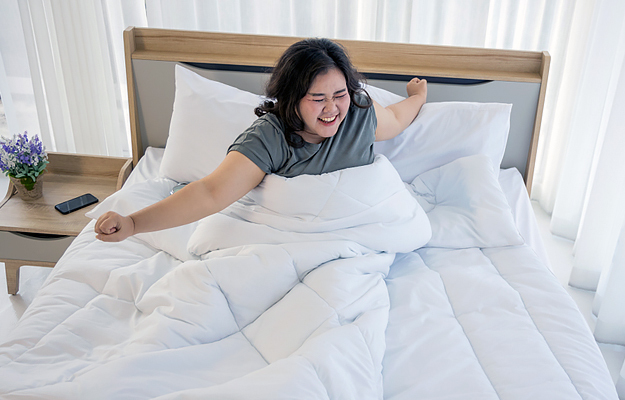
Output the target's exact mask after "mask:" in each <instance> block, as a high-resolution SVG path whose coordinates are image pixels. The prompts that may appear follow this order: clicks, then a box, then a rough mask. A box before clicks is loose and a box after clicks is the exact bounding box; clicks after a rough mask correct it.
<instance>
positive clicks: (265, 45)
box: [124, 27, 550, 191]
mask: <svg viewBox="0 0 625 400" xmlns="http://www.w3.org/2000/svg"><path fill="white" fill-rule="evenodd" d="M298 40H300V38H297V37H281V36H262V35H243V34H228V33H214V32H197V31H180V30H167V29H154V28H136V27H130V28H128V29H126V30H125V32H124V45H125V49H126V75H127V80H128V100H129V109H130V128H131V135H132V153H133V165H136V164H137V162H138V161H139V159H140V158H141V157H142V156H143V152H144V148H143V144H142V143H141V133H140V125H139V124H140V119H139V113H138V108H137V107H138V101H137V95H136V87H135V76H134V71H133V63H132V61H133V60H160V61H173V62H187V63H209V64H220V65H240V66H251V67H272V66H273V65H274V63H275V61H276V60H277V59H278V57H279V56H280V55H281V54H282V53H283V52H284V50H285V49H286V48H287V47H288V46H290V45H291V44H293V43H295V42H296V41H298ZM337 42H339V43H341V44H342V45H343V46H345V48H346V49H347V51H348V53H349V55H350V58H351V60H352V62H353V63H354V65H355V66H356V67H357V68H358V70H359V71H360V72H362V73H365V74H367V73H368V74H392V75H406V76H421V77H423V76H425V77H447V78H462V79H479V80H492V81H506V82H532V83H537V84H539V85H540V89H539V94H538V101H537V107H536V113H535V119H534V124H533V132H532V137H531V142H530V145H529V151H528V154H527V164H526V168H525V174H524V179H525V182H526V187H527V188H528V191H529V190H530V188H531V184H532V177H533V172H534V163H535V158H536V146H537V143H538V135H539V131H540V124H541V119H542V112H543V106H544V100H545V91H546V86H547V76H548V71H549V62H550V56H549V54H548V53H547V52H528V51H510V50H493V49H479V48H463V47H451V46H426V45H415V44H404V43H385V42H370V41H353V40H337Z"/></svg>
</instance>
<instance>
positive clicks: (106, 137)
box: [0, 0, 625, 397]
mask: <svg viewBox="0 0 625 400" xmlns="http://www.w3.org/2000/svg"><path fill="white" fill-rule="evenodd" d="M0 6H1V8H2V10H1V11H2V12H0V32H1V33H2V35H1V36H0V51H1V53H0V54H1V57H2V58H1V59H0V92H1V93H2V96H3V100H4V101H5V108H6V110H7V117H8V119H9V121H8V122H9V127H10V129H11V131H12V132H19V131H23V130H26V129H27V130H29V132H31V133H41V135H42V137H43V139H44V143H45V144H46V145H47V146H48V147H49V148H51V149H53V150H59V151H77V152H81V153H99V154H111V155H128V153H129V150H128V149H129V144H128V137H129V135H128V132H127V130H128V128H127V126H128V123H127V121H126V119H127V104H126V101H127V100H126V94H125V93H126V89H125V75H124V72H123V71H124V66H123V44H122V33H121V32H122V30H123V28H124V27H125V26H128V25H136V26H144V25H148V26H152V27H162V28H175V29H191V30H206V31H221V32H242V33H259V34H270V35H288V36H304V37H306V36H323V37H329V38H338V39H358V40H376V41H389V42H410V43H421V44H438V45H457V46H472V47H489V48H506V49H518V50H541V51H542V50H547V51H549V52H550V53H551V55H552V64H551V70H550V76H549V84H548V90H547V98H546V103H545V110H544V113H543V121H542V130H541V138H540V142H539V149H538V155H537V164H536V171H535V177H534V187H533V191H532V193H533V198H534V199H535V200H537V201H539V202H540V204H541V206H542V207H543V208H544V209H545V210H547V211H548V212H549V213H552V230H553V232H554V233H555V234H557V235H561V236H564V237H567V238H569V239H571V240H575V266H574V269H573V273H572V275H571V284H572V285H575V286H578V287H583V288H586V289H590V290H597V294H596V298H595V304H594V311H595V313H596V314H597V316H598V319H597V324H596V328H595V335H596V337H597V339H598V340H599V341H606V342H610V343H620V344H625V336H624V335H625V326H624V325H625V314H624V312H625V311H623V310H625V307H623V304H625V302H624V300H625V299H624V298H623V293H625V290H624V289H625V276H624V275H625V244H624V243H625V233H623V230H625V228H624V222H623V221H624V220H625V206H624V204H625V201H624V200H625V164H624V163H625V157H623V156H622V154H625V139H624V138H625V133H624V132H623V130H624V127H625V121H624V120H623V118H624V117H625V113H623V111H622V110H625V73H624V72H625V67H624V63H623V58H624V53H625V24H623V21H625V2H622V0H526V1H517V0H470V1H464V0H437V1H432V0H394V1H389V0H386V1H385V0H315V1H303V0H265V1H257V0H87V1H85V0H65V1H61V0H0ZM619 237H620V239H619ZM619 385H620V386H621V388H620V390H621V392H620V393H621V396H623V397H625V388H623V386H624V385H625V369H624V371H623V372H621V381H619Z"/></svg>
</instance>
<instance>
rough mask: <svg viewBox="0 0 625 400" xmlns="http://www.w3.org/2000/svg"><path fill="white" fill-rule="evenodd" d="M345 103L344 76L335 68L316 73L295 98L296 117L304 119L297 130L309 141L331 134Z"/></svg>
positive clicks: (346, 103)
mask: <svg viewBox="0 0 625 400" xmlns="http://www.w3.org/2000/svg"><path fill="white" fill-rule="evenodd" d="M349 104H350V99H349V92H348V91H347V83H346V82H345V76H343V73H342V72H341V71H340V70H339V69H338V68H332V69H330V70H328V71H327V72H325V73H323V74H319V75H317V77H316V78H315V79H314V80H313V83H312V85H310V88H309V89H308V93H306V95H305V96H304V97H302V99H301V100H300V102H299V107H298V111H299V117H300V118H301V119H302V121H304V130H303V131H300V132H297V133H298V134H299V135H300V136H301V137H302V139H304V140H305V141H307V142H309V143H321V142H323V140H324V139H326V138H329V137H332V136H334V135H335V134H336V132H337V131H338V129H339V125H340V124H341V122H342V121H343V119H344V118H345V115H346V114H347V110H348V109H349Z"/></svg>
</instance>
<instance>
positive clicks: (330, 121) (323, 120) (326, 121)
mask: <svg viewBox="0 0 625 400" xmlns="http://www.w3.org/2000/svg"><path fill="white" fill-rule="evenodd" d="M337 118H338V114H337V115H335V116H333V117H329V118H319V121H321V122H323V123H324V124H331V123H333V122H334V121H336V119H337Z"/></svg>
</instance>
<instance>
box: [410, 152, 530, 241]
mask: <svg viewBox="0 0 625 400" xmlns="http://www.w3.org/2000/svg"><path fill="white" fill-rule="evenodd" d="M407 186H408V187H409V189H410V190H411V191H412V193H413V195H414V196H415V198H416V199H417V201H418V202H419V204H420V205H421V207H423V209H424V210H425V212H426V213H427V215H428V218H429V220H430V224H431V226H432V238H431V239H430V241H429V242H428V244H427V247H445V248H469V247H480V248H485V247H500V246H516V245H521V244H523V243H524V240H523V238H522V237H521V235H520V234H519V231H518V229H517V227H516V224H515V223H514V218H513V216H512V211H511V209H510V206H509V205H508V201H507V200H506V196H505V195H504V193H503V191H502V190H501V187H500V186H499V182H498V180H497V177H496V175H495V169H494V168H493V166H492V164H491V161H490V159H489V158H488V157H487V156H485V155H483V154H478V155H474V156H469V157H462V158H459V159H457V160H454V161H452V162H451V163H449V164H445V165H443V166H441V167H439V168H435V169H432V170H430V171H428V172H426V173H424V174H421V175H419V176H418V177H417V178H415V180H414V181H413V182H412V183H411V184H410V185H407Z"/></svg>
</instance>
